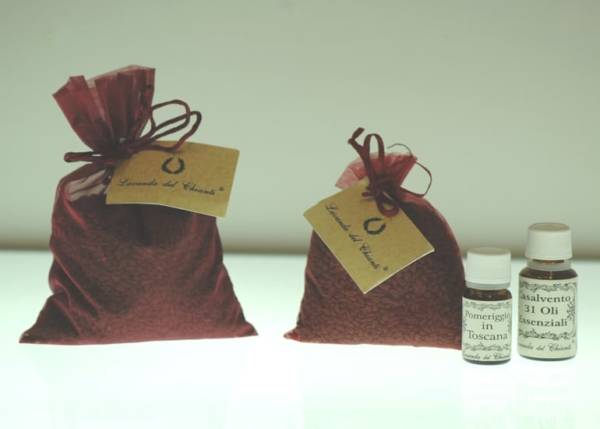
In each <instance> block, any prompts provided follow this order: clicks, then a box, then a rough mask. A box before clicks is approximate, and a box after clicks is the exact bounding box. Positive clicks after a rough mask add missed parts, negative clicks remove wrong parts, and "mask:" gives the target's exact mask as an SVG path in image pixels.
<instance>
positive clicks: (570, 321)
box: [518, 223, 577, 360]
mask: <svg viewBox="0 0 600 429" xmlns="http://www.w3.org/2000/svg"><path fill="white" fill-rule="evenodd" d="M525 257H526V258H527V267H526V268H524V269H523V270H522V271H521V273H520V275H519V338H518V350H519V354H520V355H521V356H524V357H527V358H532V359H542V360H560V359H568V358H571V357H573V356H575V354H576V353H577V313H576V308H577V307H576V298H577V273H576V272H575V271H574V270H573V269H571V258H572V257H573V254H572V249H571V229H570V228H569V227H568V226H567V225H564V224H562V223H536V224H533V225H531V226H530V227H529V231H528V235H527V247H526V250H525Z"/></svg>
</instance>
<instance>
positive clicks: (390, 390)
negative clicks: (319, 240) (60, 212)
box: [0, 252, 600, 429]
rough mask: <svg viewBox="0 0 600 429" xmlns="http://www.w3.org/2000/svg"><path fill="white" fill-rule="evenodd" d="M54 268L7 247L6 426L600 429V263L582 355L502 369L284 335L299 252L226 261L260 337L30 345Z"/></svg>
mask: <svg viewBox="0 0 600 429" xmlns="http://www.w3.org/2000/svg"><path fill="white" fill-rule="evenodd" d="M50 262H51V255H50V254H49V253H47V252H0V279H1V288H0V322H1V323H0V428H11V429H13V428H46V429H49V428H60V429H64V428H86V429H88V428H102V429H106V428H109V429H117V428H127V429H132V428H144V429H149V428H161V429H162V428H260V429H266V428H277V429H283V428H323V429H330V428H344V429H346V428H420V427H424V428H453V427H457V428H458V427H460V428H478V429H481V428H485V429H492V428H527V429H536V428H549V429H550V428H560V429H567V428H585V429H590V428H597V427H600V423H599V422H600V395H599V393H598V386H599V385H600V369H599V368H600V365H599V362H600V359H599V357H600V335H598V328H599V323H598V322H599V321H600V262H585V261H580V262H577V261H576V262H575V264H574V268H575V269H576V271H578V273H579V276H580V283H579V284H580V286H579V296H578V303H579V308H578V321H579V352H578V355H577V357H576V358H575V359H571V360H567V361H561V362H539V361H532V360H527V359H523V358H521V357H519V356H518V354H517V353H516V347H514V346H515V344H514V342H513V359H512V360H511V361H510V362H509V363H508V364H506V365H500V366H492V367H490V366H478V365H472V364H468V363H466V362H464V361H463V360H462V358H461V355H460V352H459V351H455V350H441V349H432V348H414V347H408V346H407V347H405V346H369V345H361V346H339V345H315V344H302V343H297V342H293V341H289V340H285V339H283V338H282V334H283V333H284V332H285V331H286V330H288V329H290V328H292V327H293V326H294V322H295V319H296V315H297V312H298V307H299V304H300V299H301V297H302V292H303V287H304V280H303V272H304V264H305V258H304V257H302V256H266V255H257V256H250V255H226V257H225V262H226V264H227V266H228V269H229V272H230V274H231V277H232V279H233V281H234V284H235V289H236V293H237V295H238V298H239V300H240V301H241V303H242V305H243V308H244V312H245V314H246V316H247V318H248V320H249V321H251V322H252V323H253V324H254V326H255V327H256V328H257V330H258V331H259V334H260V335H259V336H258V337H250V338H243V339H233V340H231V339H227V340H198V341H169V342H152V343H138V344H119V345H109V346H70V347H69V346H40V345H20V344H18V342H17V341H18V338H19V335H20V333H21V332H22V331H23V330H24V329H26V328H28V327H29V326H30V325H31V324H32V323H33V321H34V320H35V318H36V316H37V314H38V312H39V310H40V309H41V307H42V305H43V303H44V300H45V299H46V297H47V296H48V294H49V289H48V285H47V275H48V268H49V266H50ZM522 266H523V261H515V262H514V264H513V275H514V277H515V278H516V274H517V273H518V270H519V269H520V268H521V267H522ZM513 284H515V285H516V282H513ZM515 304H516V300H515ZM515 314H516V313H515ZM514 326H515V327H516V323H514Z"/></svg>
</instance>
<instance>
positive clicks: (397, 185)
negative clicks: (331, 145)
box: [348, 127, 433, 217]
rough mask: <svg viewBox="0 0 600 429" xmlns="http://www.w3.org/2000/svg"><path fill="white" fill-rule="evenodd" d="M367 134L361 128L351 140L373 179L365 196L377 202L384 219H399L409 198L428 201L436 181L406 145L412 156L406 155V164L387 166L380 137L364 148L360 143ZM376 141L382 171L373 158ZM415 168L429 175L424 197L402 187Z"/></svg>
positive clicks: (365, 143)
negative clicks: (401, 207)
mask: <svg viewBox="0 0 600 429" xmlns="http://www.w3.org/2000/svg"><path fill="white" fill-rule="evenodd" d="M363 132H364V128H360V127H359V128H357V129H356V130H355V131H354V133H352V136H351V137H350V139H348V143H349V144H350V145H351V146H352V147H353V148H354V149H355V150H356V152H358V155H359V156H360V158H361V160H362V162H363V165H364V167H365V171H366V174H367V177H368V179H369V184H368V186H367V190H366V191H365V192H364V193H363V196H364V197H371V198H373V199H375V202H376V204H377V208H378V209H379V212H380V213H381V214H382V215H384V216H387V217H391V216H395V215H396V214H398V212H399V211H400V205H401V203H402V201H403V200H404V196H405V195H406V194H410V195H413V196H416V197H424V196H425V195H426V194H427V192H429V189H430V188H431V183H432V180H433V178H432V175H431V172H430V171H429V169H427V168H426V167H425V166H424V165H422V164H421V163H419V162H417V158H416V157H415V156H414V155H413V154H412V152H411V151H410V149H409V148H408V146H406V145H402V146H404V147H406V148H407V149H408V152H409V155H406V159H405V160H403V161H402V162H397V163H392V164H390V165H386V158H385V145H384V143H383V138H382V137H381V136H380V135H379V134H376V133H371V134H367V135H366V136H365V137H364V139H363V144H362V145H361V144H360V143H358V141H357V139H358V138H359V137H360V136H361V134H362V133H363ZM372 139H375V140H376V142H377V162H378V169H376V168H375V165H373V158H372V157H371V141H372ZM392 146H393V145H392ZM415 164H417V165H419V166H420V167H421V168H422V169H423V170H425V172H426V173H427V174H428V175H429V184H428V186H427V189H426V190H425V192H423V193H416V192H413V191H410V190H408V189H406V188H404V187H402V182H403V181H404V179H405V178H406V176H407V175H408V173H409V172H410V170H411V168H412V167H413V166H414V165H415Z"/></svg>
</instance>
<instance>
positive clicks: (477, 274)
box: [466, 247, 510, 289]
mask: <svg viewBox="0 0 600 429" xmlns="http://www.w3.org/2000/svg"><path fill="white" fill-rule="evenodd" d="M466 280H467V282H469V283H477V284H478V285H489V286H490V289H494V286H495V285H496V286H497V285H506V284H509V283H510V251H509V250H508V249H499V248H496V247H478V248H475V249H470V250H468V251H467V269H466Z"/></svg>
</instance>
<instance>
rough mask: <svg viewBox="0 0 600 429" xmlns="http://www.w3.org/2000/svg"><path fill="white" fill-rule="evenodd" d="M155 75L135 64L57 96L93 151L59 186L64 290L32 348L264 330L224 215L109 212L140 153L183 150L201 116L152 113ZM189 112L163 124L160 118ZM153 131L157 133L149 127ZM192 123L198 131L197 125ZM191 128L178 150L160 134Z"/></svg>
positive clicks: (55, 237)
mask: <svg viewBox="0 0 600 429" xmlns="http://www.w3.org/2000/svg"><path fill="white" fill-rule="evenodd" d="M153 93H154V69H152V68H145V67H137V66H132V67H127V68H125V69H121V70H118V71H116V72H111V73H108V74H105V75H103V76H99V77H97V78H94V79H92V80H90V81H86V80H85V78H84V77H83V76H78V77H72V78H70V79H69V80H68V82H67V83H66V84H65V85H64V86H63V87H62V88H61V89H59V90H58V92H56V93H55V94H54V98H55V99H56V101H57V103H58V105H59V106H60V108H61V109H62V111H63V113H64V114H65V116H66V118H67V120H68V121H69V123H70V124H71V127H72V128H73V130H74V131H75V132H76V133H77V135H78V136H79V137H80V138H81V140H82V141H83V142H84V143H85V144H86V145H87V146H89V147H90V148H91V151H90V152H81V153H68V154H66V155H65V160H66V161H87V162H88V163H87V164H86V165H84V166H83V167H81V168H79V169H77V170H75V171H73V172H72V173H71V174H69V175H67V176H66V177H64V178H63V179H62V180H61V181H60V182H59V184H58V189H57V192H56V198H55V204H54V211H53V214H52V236H51V239H50V249H51V250H52V254H53V257H54V260H53V263H52V266H51V268H50V276H49V280H50V288H51V290H52V295H51V296H50V297H49V298H48V299H47V301H46V304H45V305H44V307H43V308H42V311H41V312H40V314H39V317H38V319H37V321H36V322H35V324H34V325H33V327H31V328H30V329H29V330H27V331H26V332H25V333H24V334H23V335H22V336H21V342H23V343H40V344H103V343H120V342H133V341H149V340H168V339H193V338H221V337H240V336H246V335H255V334H256V332H255V330H254V328H253V327H252V325H251V324H249V323H248V322H247V321H246V320H245V318H244V315H243V312H242V309H241V307H240V304H239V302H238V300H237V298H236V296H235V293H234V291H233V287H232V284H231V281H230V279H229V276H228V274H227V270H226V269H225V266H224V265H223V260H222V257H223V252H222V248H221V242H220V238H219V232H218V230H217V225H216V221H215V218H214V217H211V216H205V215H201V214H196V213H191V212H188V211H183V210H179V209H174V208H170V207H163V206H158V205H138V204H131V205H129V204H125V205H107V204H106V203H105V197H106V196H105V190H106V187H107V183H108V181H109V180H110V175H111V172H112V169H113V167H114V166H115V165H116V164H117V163H118V162H119V160H122V159H126V158H128V157H130V156H132V155H133V154H135V153H136V152H138V151H140V150H164V151H174V150H176V149H177V148H178V146H179V145H181V144H182V143H183V142H184V141H185V140H186V139H187V138H188V137H189V136H190V135H191V134H192V133H193V132H194V131H195V130H196V128H197V127H198V125H199V123H200V120H201V115H200V114H199V113H198V112H195V111H190V109H189V107H188V106H187V104H186V103H184V102H182V101H179V100H174V101H171V102H166V103H161V104H157V105H154V106H152V96H153ZM167 105H171V106H175V107H177V106H179V107H183V108H184V113H182V114H181V115H179V116H177V117H175V118H172V119H170V120H168V121H165V122H163V123H161V124H158V125H157V124H156V122H155V120H154V118H153V112H154V111H155V110H156V109H157V108H160V107H163V106H167ZM147 124H149V125H150V127H149V130H148V131H144V129H145V127H146V126H147ZM190 127H191V128H190ZM186 128H187V129H189V130H188V131H187V132H186V133H185V135H184V136H183V137H181V138H180V140H179V141H178V142H177V144H175V145H174V146H173V147H171V148H160V147H156V146H153V143H154V142H155V141H156V140H158V139H159V138H161V137H163V136H165V135H167V134H170V133H172V132H174V131H179V130H182V129H186Z"/></svg>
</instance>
